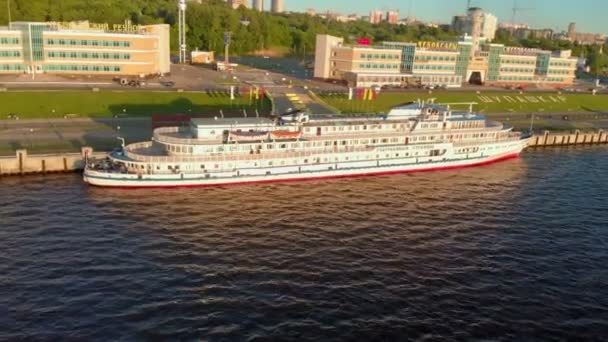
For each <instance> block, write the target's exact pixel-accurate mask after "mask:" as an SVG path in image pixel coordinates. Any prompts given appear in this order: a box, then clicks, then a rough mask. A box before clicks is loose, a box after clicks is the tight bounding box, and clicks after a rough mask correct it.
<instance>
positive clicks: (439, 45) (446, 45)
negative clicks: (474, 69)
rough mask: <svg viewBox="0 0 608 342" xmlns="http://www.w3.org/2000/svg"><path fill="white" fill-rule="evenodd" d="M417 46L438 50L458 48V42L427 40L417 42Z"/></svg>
mask: <svg viewBox="0 0 608 342" xmlns="http://www.w3.org/2000/svg"><path fill="white" fill-rule="evenodd" d="M416 47H419V48H426V49H437V50H458V44H456V43H453V42H427V41H420V42H417V43H416Z"/></svg>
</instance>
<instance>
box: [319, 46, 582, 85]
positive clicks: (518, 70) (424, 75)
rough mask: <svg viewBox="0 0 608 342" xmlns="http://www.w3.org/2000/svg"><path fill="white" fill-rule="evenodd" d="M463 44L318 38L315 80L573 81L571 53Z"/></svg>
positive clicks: (371, 82) (428, 82) (358, 82)
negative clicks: (363, 42)
mask: <svg viewBox="0 0 608 342" xmlns="http://www.w3.org/2000/svg"><path fill="white" fill-rule="evenodd" d="M478 44H479V48H477V49H476V48H475V45H474V43H473V41H472V39H466V38H465V39H463V40H461V41H459V42H417V43H404V42H383V43H381V44H380V45H377V46H368V45H345V44H344V40H343V39H342V38H338V37H332V36H329V35H318V36H317V47H316V48H317V51H316V56H315V73H314V76H315V78H318V79H329V80H341V81H343V82H345V83H346V84H348V85H349V86H352V87H361V86H383V85H389V86H402V87H403V86H412V85H415V86H423V85H427V86H446V87H458V86H461V85H462V84H463V83H472V84H487V85H495V86H501V85H504V86H506V85H513V86H522V87H525V86H555V87H556V86H563V85H571V84H572V83H573V82H574V78H575V71H576V63H577V59H576V58H575V57H572V56H570V52H569V51H561V52H551V51H544V50H539V49H525V48H516V47H506V46H504V45H502V44H490V43H488V42H487V41H485V40H484V39H480V40H479V41H478Z"/></svg>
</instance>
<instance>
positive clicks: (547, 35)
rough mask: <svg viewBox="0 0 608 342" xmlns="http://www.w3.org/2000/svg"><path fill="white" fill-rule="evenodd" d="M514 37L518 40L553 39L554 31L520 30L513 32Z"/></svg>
mask: <svg viewBox="0 0 608 342" xmlns="http://www.w3.org/2000/svg"><path fill="white" fill-rule="evenodd" d="M511 33H512V34H513V37H515V38H517V39H552V38H553V30H552V29H530V28H518V29H515V30H511Z"/></svg>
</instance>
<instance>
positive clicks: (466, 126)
mask: <svg viewBox="0 0 608 342" xmlns="http://www.w3.org/2000/svg"><path fill="white" fill-rule="evenodd" d="M528 140H529V136H527V135H524V134H522V133H520V132H514V131H513V129H512V127H509V126H507V125H504V124H502V123H499V122H495V121H491V120H488V119H487V118H486V117H485V116H484V115H481V114H479V113H473V112H472V110H470V109H469V110H468V111H456V110H452V109H451V108H450V105H441V104H435V103H424V102H422V101H417V102H412V103H406V104H403V105H400V106H397V107H394V108H392V109H391V110H390V111H389V112H388V113H386V114H383V115H373V116H368V115H366V116H363V115H333V116H324V115H309V114H307V113H305V112H302V111H293V112H289V113H286V114H283V115H279V116H276V117H271V118H257V117H256V118H246V117H243V118H218V117H215V118H193V119H191V120H190V121H189V123H187V125H184V126H182V127H161V128H156V129H155V130H154V132H153V138H152V140H151V141H146V142H139V143H134V144H129V145H126V146H125V145H124V144H123V146H122V148H120V149H116V150H115V151H113V152H112V153H110V154H109V155H108V157H107V158H106V159H97V160H96V159H88V160H87V162H86V167H85V170H84V174H83V177H84V181H85V182H87V183H89V184H92V185H96V186H105V187H189V186H214V185H227V184H249V183H262V182H278V181H296V180H309V179H325V178H340V177H354V176H371V175H386V174H394V173H404V172H414V171H431V170H441V169H451V168H459V167H468V166H479V165H484V164H489V163H492V162H497V161H500V160H505V159H509V158H514V157H517V156H519V154H520V153H521V151H522V150H523V149H524V148H525V147H526V145H527V143H528Z"/></svg>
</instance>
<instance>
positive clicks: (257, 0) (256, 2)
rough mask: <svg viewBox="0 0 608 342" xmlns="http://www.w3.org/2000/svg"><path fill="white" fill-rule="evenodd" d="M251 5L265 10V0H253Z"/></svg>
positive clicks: (258, 9) (259, 9)
mask: <svg viewBox="0 0 608 342" xmlns="http://www.w3.org/2000/svg"><path fill="white" fill-rule="evenodd" d="M251 5H252V6H251V7H252V8H253V9H254V10H256V11H260V12H262V11H264V0H253V2H252V3H251Z"/></svg>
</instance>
